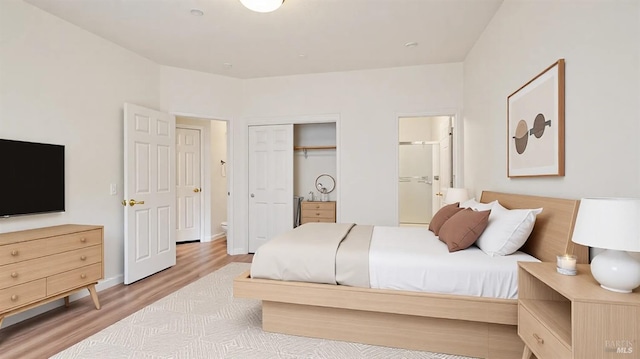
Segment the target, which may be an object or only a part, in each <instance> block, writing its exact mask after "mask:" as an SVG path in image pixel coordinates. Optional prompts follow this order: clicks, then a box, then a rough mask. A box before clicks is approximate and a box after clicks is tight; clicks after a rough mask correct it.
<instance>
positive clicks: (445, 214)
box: [429, 202, 462, 236]
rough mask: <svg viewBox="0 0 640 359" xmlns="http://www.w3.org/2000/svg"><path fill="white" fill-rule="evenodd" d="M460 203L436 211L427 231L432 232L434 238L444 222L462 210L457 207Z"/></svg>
mask: <svg viewBox="0 0 640 359" xmlns="http://www.w3.org/2000/svg"><path fill="white" fill-rule="evenodd" d="M459 204H460V203H458V202H456V203H453V204H448V205H446V206H444V207H442V208H440V209H439V210H438V212H436V214H435V215H434V216H433V218H431V222H430V223H429V230H430V231H431V232H433V233H434V234H435V235H436V236H437V235H438V232H440V227H442V225H443V224H444V222H446V221H447V220H448V219H449V218H451V216H453V215H454V214H456V213H458V212H460V211H462V208H460V207H458V205H459Z"/></svg>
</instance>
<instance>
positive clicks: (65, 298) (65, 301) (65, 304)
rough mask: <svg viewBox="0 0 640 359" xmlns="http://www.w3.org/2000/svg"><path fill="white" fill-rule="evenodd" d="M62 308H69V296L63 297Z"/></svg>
mask: <svg viewBox="0 0 640 359" xmlns="http://www.w3.org/2000/svg"><path fill="white" fill-rule="evenodd" d="M64 306H65V307H67V308H69V296H66V297H64Z"/></svg>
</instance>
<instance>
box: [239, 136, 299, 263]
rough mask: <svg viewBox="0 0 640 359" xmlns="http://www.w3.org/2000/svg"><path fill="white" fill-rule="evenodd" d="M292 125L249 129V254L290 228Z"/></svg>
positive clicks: (291, 224)
mask: <svg viewBox="0 0 640 359" xmlns="http://www.w3.org/2000/svg"><path fill="white" fill-rule="evenodd" d="M291 218H293V125H273V126H249V252H250V253H255V251H256V250H257V249H258V247H260V246H261V245H262V244H264V243H265V242H267V241H268V240H269V239H271V238H273V237H274V236H276V235H278V234H279V233H282V232H284V231H287V230H289V229H292V228H293V221H292V220H291Z"/></svg>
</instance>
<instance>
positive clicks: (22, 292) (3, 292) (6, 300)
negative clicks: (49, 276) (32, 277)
mask: <svg viewBox="0 0 640 359" xmlns="http://www.w3.org/2000/svg"><path fill="white" fill-rule="evenodd" d="M46 289H47V283H46V281H45V280H44V279H39V280H36V281H33V282H29V283H24V284H20V285H16V286H14V287H9V288H6V289H0V313H2V312H4V311H7V310H11V309H13V308H15V307H19V306H22V305H25V304H29V303H31V302H35V301H37V300H40V299H42V298H44V297H45V296H46Z"/></svg>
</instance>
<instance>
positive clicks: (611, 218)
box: [571, 198, 640, 252]
mask: <svg viewBox="0 0 640 359" xmlns="http://www.w3.org/2000/svg"><path fill="white" fill-rule="evenodd" d="M571 240H572V241H573V242H575V243H578V244H582V245H585V246H589V247H597V248H605V249H615V250H621V251H631V252H640V198H583V199H582V200H581V201H580V207H579V209H578V218H577V219H576V225H575V229H574V231H573V237H572V238H571Z"/></svg>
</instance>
